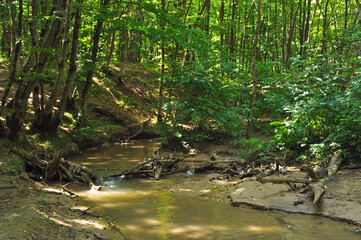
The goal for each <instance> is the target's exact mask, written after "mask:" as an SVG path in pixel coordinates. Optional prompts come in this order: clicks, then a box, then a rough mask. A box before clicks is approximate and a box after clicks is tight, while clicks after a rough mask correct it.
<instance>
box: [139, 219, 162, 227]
mask: <svg viewBox="0 0 361 240" xmlns="http://www.w3.org/2000/svg"><path fill="white" fill-rule="evenodd" d="M140 221H142V222H143V223H145V224H147V225H160V224H161V223H162V222H161V221H159V220H157V219H154V218H144V219H140Z"/></svg>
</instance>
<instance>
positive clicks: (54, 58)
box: [0, 0, 361, 158]
mask: <svg viewBox="0 0 361 240" xmlns="http://www.w3.org/2000/svg"><path fill="white" fill-rule="evenodd" d="M360 29H361V7H360V3H359V0H355V1H353V0H342V1H340V0H292V1H286V0H263V1H261V0H259V1H255V0H245V1H241V0H229V1H225V0H212V1H211V0H198V1H194V0H178V1H175V0H152V1H150V0H149V1H148V0H130V1H112V0H101V1H98V0H96V1H87V0H52V1H50V0H31V1H30V0H19V1H11V0H1V1H0V32H1V36H0V49H1V56H2V58H3V59H4V60H6V61H8V62H9V72H10V74H9V78H8V82H7V86H6V88H5V91H4V94H3V96H2V101H1V109H0V114H1V117H2V118H1V119H2V128H3V129H8V133H7V134H4V135H5V136H6V137H9V138H16V137H17V136H18V135H19V132H20V131H21V129H22V128H23V123H24V121H25V120H26V119H28V118H29V116H31V117H30V118H31V121H32V122H33V123H32V126H33V127H34V128H36V129H38V130H39V131H45V132H49V133H56V131H57V129H58V127H59V125H61V124H62V121H63V116H64V113H65V112H73V113H74V115H76V116H78V118H77V126H84V124H86V103H87V99H88V98H89V97H90V96H91V91H92V87H93V76H94V75H99V74H101V71H102V70H101V69H102V68H103V67H105V68H107V67H108V66H109V65H116V66H122V65H124V64H141V65H144V66H147V67H149V68H152V69H156V70H157V72H158V75H157V82H156V83H154V86H153V89H154V95H156V96H157V101H156V102H154V103H153V104H152V105H150V106H148V107H149V108H151V109H152V110H154V116H155V117H157V125H156V127H157V129H158V131H159V134H160V135H161V136H163V137H165V138H166V139H167V140H168V141H178V142H179V143H183V144H184V145H187V144H189V143H190V142H192V141H202V140H205V139H209V138H214V137H215V136H217V135H218V136H221V135H222V134H225V135H232V136H233V137H237V138H244V137H247V138H249V137H250V133H249V131H250V130H251V128H253V129H255V128H257V127H258V128H259V121H258V120H259V119H265V118H266V119H269V121H270V122H271V125H272V126H273V128H274V130H275V139H276V141H277V144H278V147H280V148H288V149H297V150H298V151H300V152H303V153H305V152H307V153H308V154H310V155H311V156H312V157H313V158H321V157H323V156H324V155H325V154H327V153H328V152H329V151H332V150H336V149H343V150H345V152H346V153H348V154H351V155H352V154H357V155H359V154H360V153H361V137H360V136H361V109H360V106H361V102H360V96H361V87H360V81H361V77H360V70H361V59H360V58H361V30H360ZM10 93H13V94H10ZM74 103H77V104H74ZM29 109H31V110H32V111H29ZM247 123H248V124H247ZM247 126H248V127H247ZM263 127H264V126H263ZM247 128H248V131H247ZM273 128H272V129H273ZM268 129H270V127H268ZM4 132H5V130H4Z"/></svg>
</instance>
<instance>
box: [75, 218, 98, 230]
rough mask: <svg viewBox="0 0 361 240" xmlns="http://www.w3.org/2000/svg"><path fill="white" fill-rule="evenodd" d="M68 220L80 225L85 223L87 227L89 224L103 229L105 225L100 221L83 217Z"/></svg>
mask: <svg viewBox="0 0 361 240" xmlns="http://www.w3.org/2000/svg"><path fill="white" fill-rule="evenodd" d="M70 221H71V222H74V223H78V224H81V225H85V226H87V227H89V226H91V227H94V228H97V229H103V228H104V227H105V226H104V225H103V224H102V223H101V222H94V221H89V220H85V219H72V220H70Z"/></svg>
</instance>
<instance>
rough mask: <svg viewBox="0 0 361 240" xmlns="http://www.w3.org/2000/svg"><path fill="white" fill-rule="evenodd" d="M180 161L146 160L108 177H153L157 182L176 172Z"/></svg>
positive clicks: (177, 159)
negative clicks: (163, 176)
mask: <svg viewBox="0 0 361 240" xmlns="http://www.w3.org/2000/svg"><path fill="white" fill-rule="evenodd" d="M180 161H181V159H179V158H176V159H163V158H162V159H158V158H148V159H147V158H146V159H144V161H143V162H141V163H140V164H137V165H135V166H133V167H131V168H129V169H127V170H125V171H122V172H120V173H116V174H112V175H110V176H108V177H119V176H121V177H122V178H141V177H154V179H156V180H159V179H160V177H161V176H162V175H168V174H169V173H170V172H172V173H173V172H174V171H176V170H178V168H179V166H178V165H177V163H178V162H180Z"/></svg>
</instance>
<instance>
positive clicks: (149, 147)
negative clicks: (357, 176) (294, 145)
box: [71, 140, 360, 240]
mask: <svg viewBox="0 0 361 240" xmlns="http://www.w3.org/2000/svg"><path fill="white" fill-rule="evenodd" d="M158 147H159V143H158V142H157V141H151V140H147V141H140V142H138V143H136V144H132V145H114V146H112V147H110V148H108V149H101V150H96V151H91V152H87V153H84V154H82V155H81V156H78V157H76V158H73V159H71V160H72V161H73V162H82V163H83V164H84V165H86V166H88V167H90V168H92V169H93V170H94V171H95V173H96V174H97V175H98V176H106V175H110V174H113V173H115V172H118V171H119V170H124V169H127V168H129V167H131V166H133V165H134V164H136V163H138V162H141V161H143V159H144V158H145V157H148V156H152V154H153V152H154V151H155V150H156V149H157V148H158ZM199 179H200V176H197V175H193V174H183V175H176V176H168V177H167V178H164V179H161V180H159V181H154V180H152V179H145V180H126V181H122V180H120V179H119V180H118V179H113V180H110V181H106V182H104V184H105V188H104V191H101V192H98V191H90V190H89V191H88V190H84V189H78V190H77V194H79V196H80V197H81V201H83V202H84V203H85V204H88V205H91V206H95V208H94V210H95V211H96V212H98V213H99V214H102V215H106V216H109V217H110V218H111V219H114V220H115V224H116V225H117V226H118V227H119V228H120V229H122V231H123V232H124V233H125V234H126V235H127V236H128V238H129V239H132V240H135V239H220V240H221V239H222V240H223V239H335V240H336V239H360V234H359V233H356V232H355V230H356V228H355V227H353V226H349V225H347V224H344V223H340V222H335V221H331V220H329V219H325V218H321V217H316V216H308V215H301V214H287V213H281V212H267V211H259V210H254V209H248V208H242V207H241V208H234V207H232V206H230V205H229V204H227V203H222V202H217V201H213V200H208V199H203V198H199V197H192V196H184V195H178V194H174V193H171V192H170V191H168V190H167V189H168V188H169V187H170V186H172V185H174V184H176V183H179V182H184V181H190V182H197V181H199Z"/></svg>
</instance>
